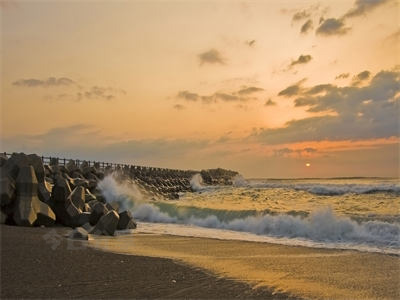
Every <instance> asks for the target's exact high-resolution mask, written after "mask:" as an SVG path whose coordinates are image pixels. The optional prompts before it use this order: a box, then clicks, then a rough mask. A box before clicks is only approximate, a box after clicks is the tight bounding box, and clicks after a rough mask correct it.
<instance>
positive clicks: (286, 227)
mask: <svg viewBox="0 0 400 300" xmlns="http://www.w3.org/2000/svg"><path fill="white" fill-rule="evenodd" d="M196 184H198V182H196ZM197 187H199V186H197ZM99 188H100V189H101V190H102V192H103V194H104V196H105V197H106V199H107V201H109V202H111V201H117V202H119V203H120V205H121V206H122V207H125V208H127V209H130V210H131V211H132V213H133V215H134V217H135V218H136V219H137V220H139V221H144V222H152V223H172V224H181V225H195V226H199V227H204V228H214V229H222V230H231V231H236V232H247V233H252V234H256V235H260V236H266V237H271V238H281V239H285V240H291V239H293V240H299V239H303V240H306V241H309V242H313V243H320V244H321V243H322V245H323V244H328V243H329V244H332V243H333V244H336V245H338V246H340V245H342V246H343V245H348V244H355V245H359V246H360V247H361V248H363V249H364V250H365V249H368V247H371V249H372V248H373V249H376V248H377V247H378V248H379V249H386V250H387V249H394V250H395V251H398V250H399V248H400V224H398V223H387V222H382V221H368V222H361V223H358V222H356V221H353V220H351V219H350V218H347V217H339V216H336V215H335V214H334V213H333V212H332V210H331V209H330V208H324V209H320V210H317V211H314V212H313V213H311V214H310V215H309V216H307V217H305V218H303V217H299V216H292V215H288V214H279V215H270V214H262V215H248V216H244V217H236V218H226V217H222V216H227V215H229V214H230V212H229V211H225V210H221V211H216V210H210V209H201V208H191V209H185V208H182V207H178V206H176V205H174V204H170V203H156V202H153V203H151V202H147V201H146V200H145V199H144V198H143V196H142V195H141V194H140V192H139V190H138V189H137V188H136V187H135V185H134V184H129V185H128V184H126V183H122V184H121V183H117V181H116V180H115V178H113V177H112V176H108V177H106V178H105V179H104V180H103V181H102V182H101V183H100V184H99ZM200 188H201V185H200ZM361 248H360V249H361ZM386 250H385V251H386Z"/></svg>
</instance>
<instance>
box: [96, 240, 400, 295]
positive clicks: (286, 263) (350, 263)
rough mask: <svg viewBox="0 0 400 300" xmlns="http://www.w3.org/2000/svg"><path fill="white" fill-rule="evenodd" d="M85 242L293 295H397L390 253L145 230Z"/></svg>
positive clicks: (398, 263)
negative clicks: (169, 233)
mask: <svg viewBox="0 0 400 300" xmlns="http://www.w3.org/2000/svg"><path fill="white" fill-rule="evenodd" d="M89 244H90V246H92V247H94V248H96V249H102V250H104V251H110V252H114V253H124V254H128V255H143V256H151V257H164V258H170V259H173V260H176V261H180V262H183V263H185V264H187V265H189V266H192V267H195V268H200V269H202V270H206V271H208V272H211V273H212V274H215V275H216V276H218V277H225V278H232V279H235V280H238V281H240V282H246V283H248V284H249V285H251V286H252V287H255V288H259V287H267V288H269V289H271V288H273V289H274V290H275V291H279V292H284V293H286V294H289V295H293V296H295V297H299V298H308V299H327V298H328V299H348V298H351V299H366V298H368V299H382V298H384V299H399V298H400V281H399V274H400V259H399V257H398V256H393V255H390V254H379V253H369V252H360V251H357V250H339V249H325V248H308V247H303V246H285V245H279V244H269V243H264V242H251V241H237V240H219V239H212V238H199V237H184V236H172V235H167V234H149V233H135V234H132V235H119V236H117V237H114V238H112V239H110V238H107V237H95V238H94V239H93V240H91V241H89Z"/></svg>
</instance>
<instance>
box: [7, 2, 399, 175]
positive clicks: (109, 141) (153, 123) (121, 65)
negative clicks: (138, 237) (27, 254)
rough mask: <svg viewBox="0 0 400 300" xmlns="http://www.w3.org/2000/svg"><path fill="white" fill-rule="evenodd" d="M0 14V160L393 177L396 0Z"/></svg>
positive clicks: (70, 7) (37, 6) (71, 7)
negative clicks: (10, 156) (6, 155)
mask: <svg viewBox="0 0 400 300" xmlns="http://www.w3.org/2000/svg"><path fill="white" fill-rule="evenodd" d="M0 12H1V22H2V23H1V34H2V44H1V71H2V72H1V73H2V76H1V132H0V138H1V140H0V141H1V143H0V146H1V150H2V151H26V152H37V153H43V154H52V155H63V156H68V157H76V158H83V159H99V160H105V161H115V162H126V163H132V164H143V165H152V166H160V167H172V168H174V167H176V168H185V169H187V168H193V169H201V168H210V167H224V168H231V169H235V170H238V171H239V172H241V173H242V174H244V175H245V176H247V177H320V176H321V177H331V176H398V175H399V173H398V170H399V161H398V156H399V150H398V144H399V139H398V137H399V123H398V113H399V106H398V103H399V98H400V67H399V66H400V57H399V54H398V53H400V49H399V45H400V43H399V38H400V27H399V25H398V24H400V22H399V20H400V19H399V1H394V0H391V1H390V0H377V1H374V2H371V1H367V0H357V1H354V2H351V1H336V0H335V1H290V2H283V1H278V0H271V1H249V2H247V1H223V0H221V1H188V2H182V1H168V0H165V1H126V2H120V1H107V2H105V1H104V2H100V1H62V2H60V1H46V2H43V1H2V2H1V7H0ZM307 162H309V163H311V166H310V167H308V168H307V167H306V166H305V165H306V163H307Z"/></svg>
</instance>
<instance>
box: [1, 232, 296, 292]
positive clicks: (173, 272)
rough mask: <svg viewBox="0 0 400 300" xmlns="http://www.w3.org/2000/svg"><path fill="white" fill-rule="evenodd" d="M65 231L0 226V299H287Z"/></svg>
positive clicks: (172, 262) (183, 265)
mask: <svg viewBox="0 0 400 300" xmlns="http://www.w3.org/2000/svg"><path fill="white" fill-rule="evenodd" d="M69 231H70V229H69V228H65V227H51V228H40V227H33V228H27V227H17V226H8V225H1V226H0V233H1V261H0V264H1V293H0V296H1V298H2V299H3V298H151V299H154V298H173V299H177V298H186V299H188V298H196V299H205V298H207V299H210V298H214V299H231V298H241V299H244V298H248V299H287V298H288V295H287V294H284V293H277V294H275V293H273V292H272V290H271V289H267V288H257V289H254V288H252V287H251V286H250V285H249V284H247V283H244V282H240V281H237V280H231V279H228V278H224V277H218V276H215V275H212V274H211V273H210V272H206V271H204V270H201V269H199V268H195V267H191V266H189V265H187V264H183V263H180V262H176V261H174V260H172V259H167V258H156V257H146V256H134V255H123V254H115V253H110V252H105V251H99V250H96V249H93V248H92V247H88V244H87V241H78V240H70V239H67V238H65V234H67V233H68V232H69ZM111 239H115V237H112V238H111Z"/></svg>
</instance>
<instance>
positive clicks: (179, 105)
mask: <svg viewBox="0 0 400 300" xmlns="http://www.w3.org/2000/svg"><path fill="white" fill-rule="evenodd" d="M173 107H174V108H175V109H176V110H184V109H185V108H186V107H185V106H184V105H182V104H175V105H174V106H173Z"/></svg>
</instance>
